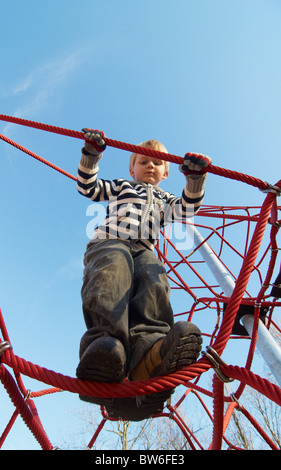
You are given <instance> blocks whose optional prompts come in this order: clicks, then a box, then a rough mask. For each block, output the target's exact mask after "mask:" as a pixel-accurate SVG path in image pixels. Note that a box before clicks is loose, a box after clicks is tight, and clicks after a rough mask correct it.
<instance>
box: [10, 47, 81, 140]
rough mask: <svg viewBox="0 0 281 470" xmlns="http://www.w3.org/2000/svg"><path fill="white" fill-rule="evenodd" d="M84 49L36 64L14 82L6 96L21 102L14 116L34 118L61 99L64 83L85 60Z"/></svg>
mask: <svg viewBox="0 0 281 470" xmlns="http://www.w3.org/2000/svg"><path fill="white" fill-rule="evenodd" d="M85 58H86V55H85V51H83V52H81V51H76V52H74V53H72V54H70V55H67V56H65V57H63V58H59V59H56V60H51V61H49V62H47V63H45V64H42V65H40V66H39V67H35V68H34V69H33V70H32V71H31V72H30V73H29V74H28V75H27V76H26V77H24V78H23V79H21V80H20V81H18V82H17V83H15V84H14V85H12V87H11V89H10V91H9V92H7V90H6V93H5V94H6V98H10V99H11V98H12V99H16V100H17V102H18V103H19V104H18V105H17V108H16V109H15V111H14V113H13V116H16V117H21V118H26V119H28V118H30V119H34V116H35V115H38V114H39V113H40V112H41V111H42V110H45V109H48V108H50V107H53V106H57V105H58V103H60V96H61V94H62V87H63V85H65V84H66V83H67V82H68V81H69V80H70V79H71V78H72V77H73V72H74V71H75V70H77V68H78V67H79V66H81V64H82V62H83V61H84V60H85ZM12 126H13V124H9V123H8V124H6V125H5V127H4V129H3V130H2V134H4V135H8V134H9V133H10V131H11V129H12Z"/></svg>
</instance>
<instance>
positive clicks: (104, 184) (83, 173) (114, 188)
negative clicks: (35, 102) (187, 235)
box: [77, 149, 206, 250]
mask: <svg viewBox="0 0 281 470" xmlns="http://www.w3.org/2000/svg"><path fill="white" fill-rule="evenodd" d="M100 157H101V156H98V157H93V156H88V155H86V154H84V152H83V149H82V156H81V160H80V164H79V168H78V177H77V189H78V191H79V193H80V194H82V195H83V196H86V197H87V198H89V199H90V200H92V201H96V202H99V201H100V202H101V201H108V206H107V210H106V216H105V219H104V221H103V223H102V224H100V225H98V226H97V227H96V228H95V230H94V233H93V237H92V241H95V240H97V239H107V238H110V239H112V238H116V239H121V240H139V243H141V244H142V245H143V246H145V247H146V248H149V249H151V250H153V248H154V246H155V244H156V242H157V240H158V237H159V232H160V229H161V228H162V227H164V226H165V225H168V224H170V223H173V222H175V221H177V222H184V221H185V220H186V219H190V218H191V217H193V216H194V215H195V214H196V213H197V212H198V210H199V208H200V205H201V204H202V200H203V197H204V183H205V177H206V175H204V176H202V177H201V178H197V179H192V177H189V176H187V177H186V185H185V187H184V190H183V192H182V196H181V197H176V196H174V195H173V194H171V193H169V192H167V191H163V190H162V189H161V188H159V187H158V186H153V185H151V184H147V183H143V182H138V181H128V180H126V179H114V180H104V179H98V178H97V174H98V170H99V167H98V161H99V160H100Z"/></svg>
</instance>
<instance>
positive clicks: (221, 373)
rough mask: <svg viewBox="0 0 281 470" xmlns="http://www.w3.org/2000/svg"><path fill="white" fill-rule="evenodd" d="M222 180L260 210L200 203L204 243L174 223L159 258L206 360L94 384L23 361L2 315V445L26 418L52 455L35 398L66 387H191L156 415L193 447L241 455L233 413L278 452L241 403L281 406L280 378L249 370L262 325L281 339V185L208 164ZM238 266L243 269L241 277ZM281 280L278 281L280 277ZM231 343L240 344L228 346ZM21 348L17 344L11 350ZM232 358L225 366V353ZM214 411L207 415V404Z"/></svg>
mask: <svg viewBox="0 0 281 470" xmlns="http://www.w3.org/2000/svg"><path fill="white" fill-rule="evenodd" d="M0 120H2V121H6V122H12V123H15V124H20V125H24V126H28V127H33V128H37V129H41V130H43V131H48V132H54V133H57V134H61V135H65V136H69V137H74V138H80V139H84V134H83V133H81V132H77V131H71V130H67V129H62V128H58V127H54V126H50V125H46V124H40V123H36V122H33V121H27V120H24V119H20V118H15V117H10V116H5V115H0ZM0 138H1V139H2V140H3V141H5V142H7V143H8V144H10V145H13V146H14V147H16V148H18V149H19V150H20V151H23V152H25V153H26V154H28V155H29V156H31V157H33V158H36V159H37V160H39V161H40V162H42V163H43V164H46V165H48V166H50V167H51V168H53V169H54V170H56V171H59V172H60V173H62V174H63V175H64V176H66V177H68V178H70V179H72V180H76V178H75V177H74V176H72V175H70V174H69V173H67V172H65V171H64V170H62V169H60V168H58V167H57V166H55V165H53V164H51V163H50V162H48V161H47V160H44V159H43V158H41V157H39V156H38V155H36V154H34V153H33V152H31V151H29V150H27V149H25V148H24V147H22V146H20V145H19V144H17V143H15V142H13V141H11V140H10V139H9V138H7V137H5V136H3V135H0ZM106 144H107V145H108V146H112V147H115V148H119V149H122V150H126V151H130V152H137V153H144V154H145V155H151V156H153V157H156V158H161V159H165V160H168V161H170V162H173V163H182V161H183V159H182V158H181V157H178V156H176V155H171V154H166V153H162V152H159V151H155V150H151V149H147V148H141V151H140V147H139V146H135V145H131V144H127V143H124V142H119V141H116V140H111V139H108V138H106ZM206 171H208V172H210V173H213V174H216V175H218V176H221V177H225V178H230V179H233V180H236V181H240V182H242V183H244V184H248V185H251V186H253V187H256V188H258V189H260V190H261V191H263V192H264V194H265V198H264V202H263V204H262V206H253V207H242V206H241V207H219V206H206V205H205V206H204V205H203V206H201V209H200V211H199V213H198V214H197V215H196V217H195V220H194V222H195V223H194V225H195V230H196V231H199V233H200V236H201V239H200V240H201V241H199V242H197V243H195V245H194V246H193V248H192V249H191V250H189V251H188V253H187V254H186V253H185V252H184V250H181V249H179V248H178V246H176V245H175V244H174V243H173V237H172V230H171V227H168V228H166V230H165V231H163V232H161V237H160V240H159V243H158V244H157V246H156V252H157V255H158V257H159V259H160V260H161V261H162V262H163V263H164V264H165V266H166V269H167V273H168V277H169V280H170V285H171V302H172V304H173V297H174V298H176V299H177V305H181V309H182V311H177V312H175V317H176V319H177V320H178V319H181V320H187V321H192V322H193V323H195V324H196V325H198V326H199V328H200V329H201V331H202V335H203V338H204V344H205V343H206V344H207V345H208V346H207V347H206V350H205V351H203V354H202V357H200V359H199V360H198V361H197V362H196V363H195V364H192V365H191V366H189V367H186V368H184V369H182V370H180V371H178V372H175V373H173V374H170V375H169V376H166V377H158V378H154V379H149V380H145V381H139V382H129V381H124V382H123V383H120V384H109V383H103V382H87V381H81V380H79V379H76V378H73V377H69V376H66V375H63V374H61V373H59V372H55V371H53V370H49V369H46V368H44V367H40V366H39V365H37V364H34V363H31V362H29V361H26V360H25V359H23V358H21V357H18V356H17V355H16V354H15V352H14V350H15V347H14V346H15V345H12V341H10V337H9V334H8V331H7V328H6V325H5V321H4V316H3V314H2V312H1V310H0V329H1V335H2V336H1V338H0V360H1V363H0V379H1V382H2V384H3V386H4V388H5V390H6V392H7V393H8V395H9V397H10V399H11V401H12V403H13V405H14V407H15V411H14V413H13V415H12V417H11V419H10V421H9V422H8V424H7V426H6V427H5V429H4V431H3V433H2V435H1V436H0V448H1V447H2V445H3V443H4V441H5V440H6V438H7V436H8V434H9V432H10V430H11V429H12V427H13V424H14V423H15V421H16V418H17V417H18V416H21V418H22V419H23V421H24V423H25V424H26V426H27V427H28V428H29V429H30V431H31V432H32V433H33V435H34V438H35V439H36V440H37V441H38V443H39V445H40V447H41V448H42V449H44V450H51V449H54V448H55V446H54V445H53V444H52V442H51V440H50V439H49V437H48V436H47V434H46V432H45V430H44V426H43V424H42V423H41V420H40V417H39V416H38V412H37V408H36V405H35V401H34V399H37V398H40V397H44V396H46V395H48V394H56V393H58V392H61V391H68V392H71V393H74V394H81V395H90V396H95V397H133V396H136V395H142V394H147V393H156V392H160V391H163V390H166V389H169V388H175V387H179V386H181V387H180V389H181V390H182V389H183V390H184V392H183V393H182V395H181V396H180V398H177V399H175V402H174V403H173V402H172V401H173V396H172V400H169V401H168V402H167V404H166V407H165V409H164V410H163V413H161V414H159V415H157V416H155V418H156V417H159V416H167V417H169V418H170V419H172V420H173V421H174V422H175V423H176V425H177V426H178V427H179V430H180V431H181V432H182V433H183V436H184V438H185V439H186V442H187V443H188V445H189V447H190V449H194V450H206V449H211V450H219V449H221V448H222V444H223V441H224V443H226V445H227V447H228V448H233V449H237V447H236V446H235V445H234V444H232V443H231V442H229V440H228V438H227V437H226V431H227V428H228V425H229V422H230V420H231V417H232V416H233V413H234V411H235V410H237V409H238V410H239V411H241V412H242V413H243V415H244V416H245V417H246V419H247V420H248V421H249V423H250V424H251V426H253V428H254V429H255V431H256V432H257V433H259V435H260V437H261V439H263V440H264V441H265V442H266V444H267V445H268V446H269V448H271V449H273V450H277V449H279V447H278V445H277V444H276V442H274V440H273V439H272V436H270V435H268V434H267V433H266V431H265V429H264V427H263V426H262V424H260V423H259V422H258V421H257V420H256V419H255V418H254V417H253V416H252V415H251V413H250V412H249V411H248V410H247V409H246V408H245V407H244V406H243V405H241V404H240V402H239V400H240V399H241V396H242V395H243V393H244V391H245V387H246V386H249V387H251V388H252V389H254V390H256V391H257V392H259V393H260V394H262V395H263V396H264V397H267V398H268V399H269V400H271V401H272V402H274V403H276V404H277V405H278V406H281V389H280V387H279V386H278V385H277V384H276V382H275V380H274V379H272V380H268V379H266V378H263V377H261V376H260V375H259V374H257V373H254V372H253V371H252V370H251V368H252V365H253V360H254V356H255V352H256V344H257V335H258V327H259V322H260V320H259V319H261V320H262V322H263V324H264V325H265V327H266V329H267V330H269V329H271V328H274V329H275V331H276V332H277V335H281V331H280V327H279V323H278V307H280V306H281V302H280V301H279V298H280V297H281V295H280V288H281V285H280V279H279V278H280V274H278V273H280V267H278V265H277V261H278V260H277V258H278V253H279V250H280V247H278V243H277V234H278V230H279V228H280V220H278V211H279V210H280V209H281V207H280V206H278V205H277V196H279V195H280V188H281V180H280V181H278V182H277V183H276V185H274V186H272V185H269V184H268V183H266V182H264V181H262V180H259V179H257V178H254V177H252V176H249V175H245V174H242V173H238V172H235V171H232V170H227V169H223V168H219V167H215V166H214V165H210V166H209V167H208V168H207V170H206ZM206 246H207V247H208V249H209V251H210V252H211V256H212V258H215V260H216V262H218V263H219V266H220V269H222V271H223V274H224V276H227V277H228V278H229V279H230V281H229V282H230V283H232V286H233V288H232V289H231V292H230V293H226V292H225V290H224V289H222V287H221V285H220V283H219V282H218V281H217V278H216V276H215V275H214V272H213V271H212V269H211V270H210V266H209V265H208V261H207V260H206V258H205V257H204V253H203V254H202V251H201V250H202V247H206ZM234 267H235V269H236V271H234ZM276 274H278V277H277V279H278V281H277V280H276V281H275V276H276ZM248 313H250V314H251V315H252V316H253V319H254V323H253V330H252V333H251V337H250V336H249V334H248V332H247V331H246V330H245V328H244V327H243V325H242V324H241V322H240V321H239V320H240V319H241V317H243V316H244V315H245V314H248ZM236 342H237V347H238V348H240V344H241V342H243V345H246V349H245V350H246V354H245V358H244V359H245V361H244V363H243V365H241V366H237V365H235V363H236V357H235V356H236V354H235V348H236ZM228 345H232V347H229V348H227V350H228V352H227V350H226V347H227V346H228ZM12 346H13V347H12ZM224 352H226V353H227V355H228V363H230V364H227V363H226V362H225V361H224V360H223V359H222V355H223V353H224ZM207 372H210V373H211V374H212V377H213V380H212V382H211V385H209V384H208V381H207V385H206V380H205V378H206V373H207ZM23 376H26V377H30V378H32V379H35V380H37V381H38V382H40V383H42V384H44V386H48V387H50V388H44V389H42V390H41V391H39V392H32V391H28V390H27V389H26V388H25V385H24V379H23ZM230 381H233V383H232V387H235V391H234V392H232V393H231V394H229V393H228V390H227V389H228V387H227V386H226V385H225V383H228V382H230ZM191 396H193V397H194V396H196V398H197V399H198V403H199V405H200V406H202V410H203V412H204V413H206V416H207V418H208V419H209V420H210V423H211V425H212V429H213V433H212V436H210V441H209V442H208V443H206V442H205V441H204V442H200V441H199V440H198V438H197V437H196V435H195V434H194V433H193V432H192V430H191V429H190V428H189V427H188V425H187V423H186V422H185V421H184V420H183V419H182V418H181V416H180V413H179V407H180V405H181V404H182V403H183V402H184V403H188V400H189V398H190V397H191ZM210 400H211V402H212V404H213V411H212V412H211V411H210V410H209V402H210ZM108 419H109V420H113V418H110V417H109V415H108V414H107V412H106V410H105V408H103V407H101V422H100V424H99V426H98V427H97V429H96V430H94V434H93V436H92V438H91V440H90V442H89V445H88V449H91V448H93V446H94V444H95V442H96V440H97V438H98V436H99V434H100V433H101V431H102V429H103V426H104V424H105V422H106V420H108Z"/></svg>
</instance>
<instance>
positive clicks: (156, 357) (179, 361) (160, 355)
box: [130, 321, 202, 406]
mask: <svg viewBox="0 0 281 470" xmlns="http://www.w3.org/2000/svg"><path fill="white" fill-rule="evenodd" d="M201 345H202V338H201V332H200V330H199V328H198V327H197V326H196V325H193V324H192V323H188V322H185V321H180V322H177V323H176V324H175V325H174V326H173V327H172V328H171V330H170V331H169V333H168V334H167V335H166V336H165V337H164V338H161V339H160V340H158V341H157V342H156V343H154V345H153V346H152V348H150V349H149V351H148V352H147V353H146V354H145V356H144V357H143V358H142V359H141V361H140V362H139V363H138V364H137V366H136V367H135V368H134V369H133V370H132V371H131V373H130V378H131V380H135V381H137V380H146V379H148V378H152V377H159V376H164V375H168V374H171V373H172V372H176V371H177V370H179V369H182V368H183V367H186V366H189V365H190V364H193V363H194V362H196V360H197V359H198V356H199V353H200V351H201ZM172 393H173V389H169V390H164V391H163V392H157V393H155V394H152V395H140V396H138V397H137V403H138V406H150V405H151V403H152V402H153V403H155V401H157V400H158V401H162V402H163V404H164V401H166V400H167V399H168V398H169V397H170V396H171V394H172Z"/></svg>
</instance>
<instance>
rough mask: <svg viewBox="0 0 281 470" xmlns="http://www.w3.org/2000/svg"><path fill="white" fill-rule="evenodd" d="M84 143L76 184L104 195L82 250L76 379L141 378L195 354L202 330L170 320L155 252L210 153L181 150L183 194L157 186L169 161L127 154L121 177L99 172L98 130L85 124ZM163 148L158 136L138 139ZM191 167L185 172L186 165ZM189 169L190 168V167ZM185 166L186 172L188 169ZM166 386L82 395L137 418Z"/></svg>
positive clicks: (195, 199) (188, 204)
mask: <svg viewBox="0 0 281 470" xmlns="http://www.w3.org/2000/svg"><path fill="white" fill-rule="evenodd" d="M83 132H84V134H85V146H84V147H83V148H82V156H81V160H80V164H79V169H78V179H77V187H78V191H79V192H80V193H81V194H82V195H84V196H86V197H88V198H89V199H91V200H92V201H109V204H108V207H107V215H106V218H105V221H104V223H103V224H102V225H100V226H99V227H97V228H96V229H95V231H94V234H93V238H92V240H91V241H90V243H89V244H88V246H87V250H86V253H85V257H84V266H85V270H84V280H83V286H82V290H81V296H82V303H83V313H84V319H85V323H86V327H87V331H86V333H85V334H84V335H83V337H82V339H81V343H80V352H79V354H80V362H79V365H78V367H77V371H76V375H77V377H78V378H79V379H83V380H90V381H102V382H119V383H120V382H122V381H123V380H124V379H125V378H126V377H128V380H133V381H137V380H145V379H147V378H151V377H157V376H162V375H167V374H169V373H172V372H174V371H176V370H179V369H181V368H182V367H185V366H188V365H190V364H192V363H193V362H195V361H196V360H197V358H198V355H199V353H200V350H201V343H202V339H201V333H200V331H199V329H198V328H197V327H196V326H195V325H193V324H191V323H188V322H184V321H180V322H178V323H175V324H174V317H173V311H172V308H171V305H170V300H169V290H170V288H169V283H168V278H167V275H166V271H165V268H164V265H163V264H162V263H161V262H160V261H159V260H158V258H157V257H156V256H155V254H154V251H153V249H154V246H155V244H156V242H157V238H158V236H159V231H160V229H161V228H162V227H163V226H164V225H165V224H168V223H171V222H173V221H174V220H186V218H187V217H192V216H193V215H194V214H195V213H196V212H197V211H198V210H199V207H200V205H201V203H202V200H203V196H204V184H205V179H206V174H204V175H202V174H198V173H196V171H199V170H200V169H202V168H203V167H205V166H207V165H208V164H210V163H211V159H209V157H203V156H198V157H197V156H194V155H192V156H186V157H185V159H184V164H183V165H181V166H180V170H181V171H182V172H183V173H184V174H186V185H185V188H184V190H183V193H182V197H180V198H178V197H175V196H174V195H172V194H171V193H169V192H166V191H163V190H161V189H160V188H159V186H158V185H159V183H160V182H161V181H162V180H164V179H166V178H167V177H168V172H169V166H168V162H165V161H163V160H160V159H157V158H151V157H150V156H145V155H141V154H132V155H131V158H130V165H129V172H130V175H131V177H132V179H133V180H132V181H128V180H126V179H116V180H111V181H109V180H103V179H98V178H97V173H98V169H99V168H98V162H99V161H100V159H101V157H102V152H103V151H104V150H105V148H106V144H105V140H104V138H103V137H104V134H103V133H101V132H99V131H95V130H89V129H83ZM140 146H143V147H146V148H153V149H156V150H160V151H162V152H166V153H167V150H166V149H165V147H164V146H163V145H162V144H160V142H158V141H156V140H150V141H147V142H144V143H142V144H140ZM190 171H191V173H190ZM193 171H194V172H195V173H192V172H193ZM187 172H189V173H190V174H187ZM171 393H172V390H165V391H164V392H158V393H154V394H150V395H140V396H139V397H133V398H124V399H123V398H116V399H108V398H104V399H103V398H102V399H99V398H95V397H87V396H80V398H81V399H83V400H85V401H89V402H92V403H96V404H100V405H104V406H105V407H106V409H107V411H108V413H109V414H110V416H112V417H116V418H122V419H128V420H141V419H146V418H148V417H150V416H151V415H152V414H155V413H157V412H160V411H162V409H163V405H164V402H165V401H166V399H167V398H169V397H170V395H171Z"/></svg>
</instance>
